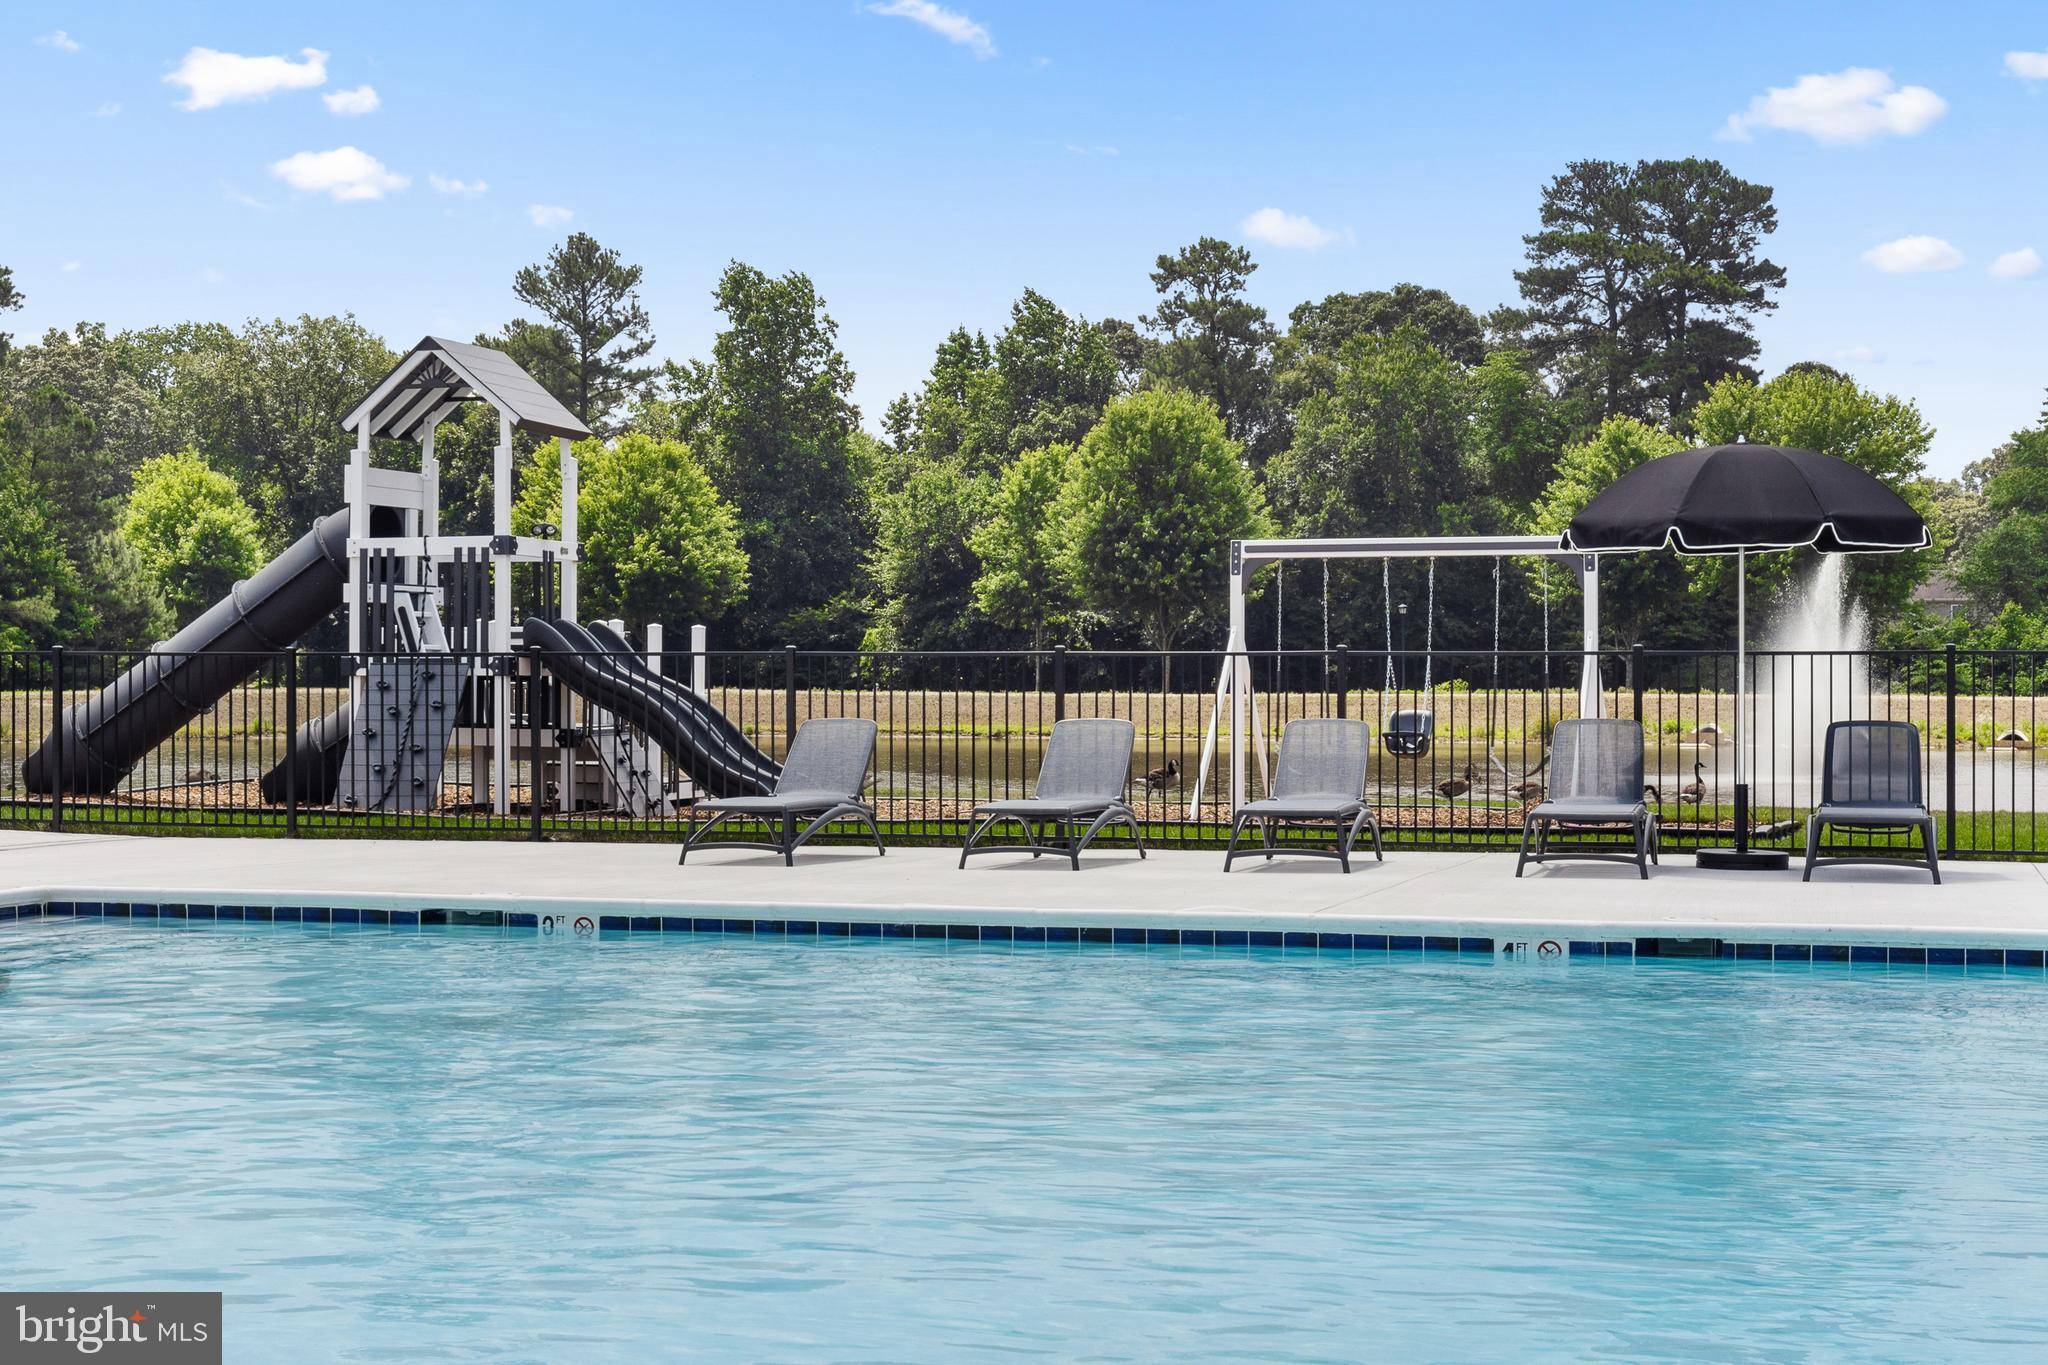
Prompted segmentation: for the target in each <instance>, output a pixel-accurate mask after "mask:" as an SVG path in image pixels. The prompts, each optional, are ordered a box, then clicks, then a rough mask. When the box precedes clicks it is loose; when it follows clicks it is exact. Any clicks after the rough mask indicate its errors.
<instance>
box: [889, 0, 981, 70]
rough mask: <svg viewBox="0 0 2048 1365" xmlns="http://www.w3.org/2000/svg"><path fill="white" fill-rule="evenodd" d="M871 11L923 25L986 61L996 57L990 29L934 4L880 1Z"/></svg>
mask: <svg viewBox="0 0 2048 1365" xmlns="http://www.w3.org/2000/svg"><path fill="white" fill-rule="evenodd" d="M868 9H869V10H870V11H871V12H873V13H875V14H886V15H888V16H889V17H890V18H892V19H908V20H909V21H910V22H911V23H913V24H920V25H922V26H924V27H925V28H928V29H930V30H931V31H932V32H934V33H936V34H938V35H939V36H940V37H941V38H944V39H945V40H946V41H947V42H949V43H958V44H959V45H960V46H961V47H964V48H966V49H967V50H968V51H969V52H972V53H973V54H974V55H975V56H976V57H979V58H981V59H982V60H984V61H986V60H987V59H988V58H990V57H993V56H995V55H996V44H995V39H993V38H991V37H989V36H988V30H987V29H985V28H983V27H982V26H981V25H980V24H977V23H975V22H974V21H973V20H972V19H970V18H968V17H967V16H966V15H964V14H962V13H960V11H958V10H951V9H947V8H946V7H945V6H944V5H935V4H933V3H932V0H880V3H878V4H872V5H869V6H868Z"/></svg>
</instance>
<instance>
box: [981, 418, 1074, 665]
mask: <svg viewBox="0 0 2048 1365" xmlns="http://www.w3.org/2000/svg"><path fill="white" fill-rule="evenodd" d="M1074 458H1075V452H1074V448H1073V447H1072V446H1068V445H1049V446H1041V447H1039V448H1038V449H1036V450H1027V451H1025V452H1024V453H1023V454H1022V455H1019V456H1018V457H1017V458H1016V459H1015V460H1014V461H1012V462H1011V464H1010V467H1009V468H1008V469H1005V470H1004V471H1003V476H1002V478H1001V480H1000V481H999V482H998V483H997V484H996V487H995V490H994V492H993V493H992V494H990V496H989V499H988V504H987V515H986V519H985V520H984V521H983V522H982V523H981V525H979V526H978V527H976V528H975V530H974V534H973V535H972V537H970V538H969V541H968V543H969V545H970V546H971V547H972V549H973V550H974V554H975V557H976V558H977V559H978V560H979V561H980V563H981V572H980V574H979V575H978V576H977V577H976V578H975V580H974V600H975V602H976V604H977V605H979V606H980V608H981V610H982V613H983V614H984V615H986V616H987V617H988V618H989V619H990V620H991V621H994V622H995V623H996V624H997V625H999V626H1002V627H1004V628H1005V629H1008V630H1014V631H1021V632H1023V633H1024V634H1025V636H1026V637H1027V638H1028V639H1029V640H1030V642H1031V650H1032V655H1033V657H1032V686H1033V688H1034V689H1035V688H1036V687H1037V685H1038V665H1039V662H1040V661H1039V659H1038V657H1037V656H1038V654H1039V652H1040V651H1042V650H1044V648H1045V645H1046V640H1047V638H1048V636H1050V635H1056V634H1059V633H1064V632H1065V631H1066V630H1067V629H1068V628H1069V627H1070V626H1071V625H1072V624H1073V622H1074V619H1075V615H1076V612H1077V610H1078V607H1079V604H1078V603H1077V602H1076V601H1075V599H1074V593H1073V585H1072V583H1071V581H1070V580H1069V578H1068V574H1067V558H1066V553H1065V545H1066V533H1065V528H1064V526H1063V525H1062V523H1061V520H1060V517H1059V515H1058V509H1059V505H1060V504H1059V499H1060V491H1061V489H1062V488H1064V487H1065V485H1066V481H1067V477H1068V473H1069V471H1070V470H1071V469H1072V468H1073V465H1074Z"/></svg>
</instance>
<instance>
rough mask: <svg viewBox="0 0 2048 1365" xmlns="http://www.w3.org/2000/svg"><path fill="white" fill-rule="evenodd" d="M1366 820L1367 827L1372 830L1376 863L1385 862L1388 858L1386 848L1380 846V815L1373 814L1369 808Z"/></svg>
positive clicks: (1373, 856)
mask: <svg viewBox="0 0 2048 1365" xmlns="http://www.w3.org/2000/svg"><path fill="white" fill-rule="evenodd" d="M1365 821H1366V827H1367V828H1368V829H1370V830H1371V831H1372V858H1373V861H1374V862H1376V863H1383V862H1385V861H1386V860H1387V851H1386V849H1384V848H1382V847H1380V817H1379V816H1377V815H1375V814H1373V812H1372V811H1371V810H1367V811H1366V813H1365Z"/></svg>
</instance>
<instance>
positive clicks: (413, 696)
mask: <svg viewBox="0 0 2048 1365" xmlns="http://www.w3.org/2000/svg"><path fill="white" fill-rule="evenodd" d="M1751 659H1752V673H1751V683H1752V694H1751V700H1750V701H1749V703H1748V708H1749V711H1748V717H1747V719H1748V723H1747V724H1742V723H1740V722H1741V720H1742V717H1740V716H1739V715H1738V703H1737V691H1738V689H1737V687H1736V683H1737V670H1736V660H1735V656H1734V654H1733V652H1732V651H1668V650H1647V649H1640V648H1638V649H1633V650H1625V651H1606V652H1603V653H1601V654H1600V655H1599V656H1598V657H1597V658H1596V659H1594V660H1591V661H1590V662H1591V664H1592V666H1593V667H1594V668H1595V669H1596V670H1597V675H1596V676H1597V678H1598V691H1599V695H1600V697H1601V709H1602V711H1603V712H1604V713H1605V714H1609V715H1618V716H1633V717H1635V718H1637V719H1639V720H1640V721H1641V722H1642V724H1643V726H1644V731H1645V773H1646V780H1647V784H1648V788H1649V790H1648V791H1647V792H1646V794H1645V795H1646V799H1648V800H1649V801H1650V802H1651V803H1652V804H1653V805H1654V806H1655V807H1656V808H1657V809H1658V810H1659V811H1660V812H1661V814H1662V817H1663V821H1664V828H1665V835H1666V838H1665V842H1666V846H1667V847H1674V848H1686V847H1697V846H1701V845H1714V844H1723V843H1728V842H1732V840H1733V835H1734V825H1733V818H1734V811H1733V807H1734V783H1735V777H1736V774H1735V767H1736V763H1735V760H1736V744H1737V736H1738V735H1739V736H1741V739H1740V743H1741V744H1742V746H1743V749H1742V752H1743V756H1744V760H1745V767H1746V769H1747V779H1748V782H1749V785H1750V786H1751V789H1752V823H1753V828H1754V830H1755V832H1756V837H1757V838H1758V839H1759V840H1760V841H1762V842H1764V843H1766V844H1773V843H1775V844H1777V845H1778V846H1781V847H1797V846H1798V845H1799V842H1800V839H1801V837H1802V828H1803V822H1804V818H1805V815H1806V813H1807V812H1808V811H1809V810H1810V809H1811V808H1812V806H1813V804H1814V803H1815V801H1816V800H1817V799H1818V794H1819V782H1820V779H1819V773H1820V768H1821V759H1822V746H1823V744H1824V739H1825V733H1826V728H1827V723H1828V721H1829V720H1830V719H1850V718H1875V719H1899V720H1908V721H1911V722H1912V723H1913V724H1914V725H1915V726H1916V727H1918V729H1919V731H1920V734H1921V737H1922V764H1923V767H1924V774H1923V776H1924V784H1925V789H1926V795H1927V800H1928V804H1929V806H1930V808H1931V810H1932V811H1933V813H1934V814H1935V815H1936V817H1937V818H1938V819H1939V821H1940V823H1941V838H1942V842H1943V845H1944V848H1945V851H1946V852H1947V853H1948V854H1949V855H1951V856H1959V857H1970V856H1987V857H1992V856H1995V857H2013V856H2032V855H2036V854H2039V853H2043V852H2048V850H2044V848H2043V840H2042V832H2043V831H2042V828H2041V801H2040V789H2041V775H2040V771H2039V767H2038V765H2037V764H2036V762H2035V757H2034V755H2035V752H2036V745H2038V744H2043V743H2048V706H2044V693H2048V655H2043V654H2038V653H2018V652H2006V651H1998V652H1994V651H1957V650H1948V651H1934V652H1883V651H1876V652H1869V651H1866V652H1853V653H1852V652H1837V653H1798V654H1789V653H1770V652H1764V653H1758V654H1753V655H1752V656H1751ZM566 662H568V661H567V660H564V659H563V658H562V657H560V656H557V657H556V658H555V660H554V666H553V667H549V666H548V665H547V664H546V662H544V661H543V662H541V663H540V665H539V667H538V668H536V660H535V658H534V656H531V655H527V654H495V653H489V652H479V653H461V654H448V655H420V654H372V655H362V656H359V655H350V654H345V653H328V652H314V651H296V650H288V651H279V652H275V653H266V654H260V655H256V654H252V655H246V656H228V657H223V656H220V655H209V656H203V657H202V656H190V657H182V658H181V657H177V656H168V655H163V654H155V655H149V656H142V655H136V654H130V653H116V652H108V651H96V650H78V649H61V650H49V651H25V652H15V653H5V654H0V727H4V730H0V744H4V751H0V752H4V759H0V762H4V767H0V824H6V825H12V826H17V827H39V828H59V829H79V830H98V831H107V832H133V833H209V834H211V833H219V834H244V835H289V836H315V835H326V836H349V835H354V836H375V837H394V836H405V835H426V836H433V837H487V838H519V837H527V838H600V839H602V838H611V839H634V838H644V839H673V838H676V837H678V835H679V831H680V827H681V824H682V822H683V821H684V820H685V819H686V818H687V814H688V809H689V806H690V804H691V802H692V800H693V799H695V798H696V796H697V795H698V794H699V791H698V787H697V786H696V785H695V784H696V782H697V781H698V780H700V778H701V774H696V773H693V772H692V771H691V769H692V766H693V763H692V761H691V760H690V757H689V755H687V754H686V753H685V754H679V753H673V752H667V751H665V750H664V749H663V748H662V746H661V745H660V744H658V743H656V742H655V740H654V739H653V738H651V737H650V736H649V735H648V733H647V732H646V731H644V730H643V729H641V728H639V727H637V726H636V725H634V724H632V723H631V720H630V718H622V717H618V716H613V715H612V714H610V713H608V712H607V711H605V710H604V708H602V707H600V706H597V705H595V704H592V703H591V702H589V701H587V700H585V698H584V697H582V696H581V695H579V694H578V693H577V692H575V691H572V690H571V689H570V688H569V687H568V686H566V685H565V684H564V681H563V679H564V678H565V677H566V676H568V671H569V670H567V669H566V668H565V667H564V665H565V663H566ZM1244 662H1245V664H1246V666H1247V669H1248V671H1249V674H1250V677H1251V679H1252V683H1253V691H1252V695H1251V698H1250V700H1249V703H1248V705H1247V708H1246V710H1247V724H1246V728H1245V731H1244V735H1243V750H1244V752H1243V764H1242V768H1243V771H1244V774H1245V792H1244V794H1245V795H1246V796H1247V797H1256V796H1258V795H1260V794H1261V793H1262V791H1263V788H1264V773H1265V771H1266V765H1267V763H1268V761H1269V759H1270V757H1271V754H1272V751H1273V749H1274V748H1275V746H1276V745H1277V744H1278V740H1279V735H1280V732H1281V731H1282V729H1283V728H1284V727H1285V724H1286V722H1287V721H1289V720H1291V719H1294V718H1296V717H1301V716H1350V717H1356V718H1359V719H1363V720H1366V721H1369V722H1371V723H1372V725H1373V728H1374V732H1375V735H1376V737H1377V738H1376V743H1375V753H1374V759H1373V764H1372V768H1371V771H1370V773H1369V776H1368V782H1367V795H1368V799H1369V800H1371V802H1372V803H1373V804H1374V806H1375V807H1376V809H1377V810H1378V812H1379V815H1380V818H1381V821H1382V823H1383V825H1384V827H1385V829H1386V833H1387V837H1388V841H1389V842H1390V843H1391V844H1393V845H1396V846H1410V847H1502V846H1507V845H1510V844H1512V842H1513V841H1514V840H1515V839H1517V838H1518V837H1519V833H1520V830H1521V821H1522V812H1523V811H1524V810H1525V809H1526V807H1527V806H1528V805H1529V804H1530V803H1531V802H1532V801H1534V800H1536V799H1540V796H1541V794H1542V792H1543V790H1544V787H1545V784H1546V774H1545V771H1544V763H1545V755H1546V752H1547V740H1548V736H1549V733H1550V730H1551V727H1553V726H1554V725H1555V724H1556V723H1557V722H1558V721H1559V720H1562V719H1566V718H1570V717H1573V716H1576V715H1578V714H1580V695H1581V693H1580V680H1581V674H1582V669H1583V667H1584V666H1585V665H1586V664H1587V662H1588V661H1587V660H1585V659H1584V658H1582V656H1581V655H1580V654H1579V653H1578V652H1576V651H1557V652H1553V653H1548V654H1546V653H1541V652H1530V651H1526V650H1523V651H1515V652H1513V653H1506V652H1502V653H1491V652H1485V651H1478V652H1472V651H1466V652H1457V653H1448V652H1445V651H1436V652H1434V653H1425V652H1423V651H1409V652H1405V653H1403V652H1398V651H1397V652H1394V653H1391V654H1390V653H1387V652H1385V651H1379V650H1374V651H1363V650H1348V649H1344V648H1336V649H1331V650H1328V651H1324V650H1288V651H1281V652H1273V651H1267V652H1263V653H1256V654H1252V655H1249V656H1245V659H1244ZM650 663H652V664H654V665H655V666H656V667H658V670H659V672H660V673H661V674H662V675H663V676H665V677H666V678H668V679H671V680H673V683H674V685H675V686H676V687H678V688H680V689H686V690H688V691H689V692H691V693H692V694H693V695H696V696H699V697H701V699H702V701H703V702H704V703H706V704H707V705H708V706H709V707H711V708H715V709H716V711H717V713H718V714H719V715H722V716H723V717H725V718H726V719H727V720H729V721H730V722H731V724H732V726H733V727H735V728H736V729H737V731H738V733H739V734H740V735H742V736H744V738H745V740H746V741H747V742H748V743H749V744H751V745H753V746H756V747H758V749H759V750H760V751H762V752H763V753H764V754H766V755H768V756H771V757H774V756H779V755H780V754H782V753H783V752H784V751H785V750H786V748H787V746H788V742H789V738H790V736H791V735H792V734H793V733H794V732H795V731H796V729H797V728H798V727H800V726H801V725H802V724H803V722H804V721H806V720H808V719H810V718H812V717H815V716H846V715H855V716H867V717H871V718H873V719H874V720H875V721H876V722H877V724H878V727H879V734H880V738H879V741H878V746H877V753H876V760H875V766H874V773H873V779H872V783H873V785H872V787H871V791H870V795H871V797H872V799H873V801H874V804H875V807H876V810H877V814H878V816H879V817H880V819H881V821H882V822H883V825H884V829H885V832H886V833H887V834H888V835H889V837H891V838H892V839H897V840H902V841H905V842H949V841H953V840H955V839H957V838H958V837H960V834H961V827H962V822H963V820H964V819H965V818H966V816H967V813H968V812H969V810H970V809H971V808H972V807H973V806H974V805H975V804H976V803H977V802H980V801H986V800H990V799H993V798H997V797H1003V796H1011V795H1022V794H1026V793H1027V792H1028V790H1029V788H1030V784H1031V780H1032V777H1033V775H1034V773H1035V772H1036V768H1037V764H1038V759H1039V756H1040V753H1041V752H1042V749H1043V745H1044V742H1045V737H1046V734H1047V733H1048V731H1049V730H1050V728H1051V727H1052V725H1053V724H1054V722H1056V721H1058V720H1060V719H1063V718H1065V717H1069V716H1121V717H1125V718H1128V719H1130V720H1131V721H1133V722H1134V723H1135V725H1136V727H1137V733H1138V740H1137V749H1136V752H1135V754H1134V755H1133V759H1132V771H1131V796H1132V800H1133V803H1134V804H1135V805H1136V807H1137V809H1138V810H1139V812H1140V814H1141V815H1142V817H1143V818H1144V820H1145V822H1146V827H1147V837H1148V839H1151V840H1154V841H1157V842H1161V843H1165V844H1168V845H1172V844H1186V845H1196V844H1212V843H1215V842H1217V841H1219V840H1220V839H1221V838H1222V837H1223V836H1224V835H1225V834H1226V833H1227V828H1228V823H1229V818H1230V811H1231V795H1232V792H1231V774H1232V769H1233V763H1232V752H1231V747H1232V746H1231V738H1230V736H1231V725H1230V716H1229V713H1228V710H1227V708H1225V707H1223V706H1222V704H1221V702H1220V699H1219V687H1218V682H1219V678H1220V677H1221V676H1222V673H1223V671H1224V668H1225V665H1226V658H1225V656H1224V655H1223V654H1221V653H1219V652H1217V651H1199V650H1195V651H1176V652H1173V653H1171V654H1165V653H1159V652H1151V651H1078V650H1075V651H1069V650H1048V651H1043V652H1037V653H1034V652H1031V651H1024V650H1018V651H1008V652H987V653H950V654H933V653H827V652H813V651H802V650H794V649H788V650H773V651H758V652H735V651H715V652H710V653H706V654H699V655H692V654H689V653H684V652H671V653H668V654H666V655H664V656H663V657H661V658H660V659H659V660H651V661H650ZM139 665H141V666H139ZM223 680H229V681H231V682H232V685H229V686H225V687H224V688H223ZM209 697H217V699H214V700H211V701H210V702H209V700H208V699H209ZM60 715H68V716H70V717H71V718H72V720H73V721H74V722H76V724H75V725H74V730H77V731H82V733H80V734H77V735H75V736H74V739H73V741H72V742H70V743H57V742H55V741H54V740H53V739H51V736H52V726H53V720H54V718H56V717H57V716H60ZM1218 722H1220V723H1218ZM1212 724H1214V725H1215V730H1214V733H1213V735H1212V730H1211V727H1212ZM500 751H503V753H504V755H505V759H506V761H504V762H502V763H501V762H497V761H495V756H496V755H497V754H498V753H499V752H500Z"/></svg>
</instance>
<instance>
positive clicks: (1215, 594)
mask: <svg viewBox="0 0 2048 1365" xmlns="http://www.w3.org/2000/svg"><path fill="white" fill-rule="evenodd" d="M1241 454H1242V452H1241V448H1240V447H1239V446H1238V444H1237V443H1236V442H1235V441H1232V440H1231V439H1230V437H1229V436H1228V434H1226V432H1225V431H1224V428H1223V422H1222V420H1221V419H1220V418H1219V417H1218V416H1217V415H1216V409H1215V408H1214V406H1212V405H1211V404H1210V403H1209V402H1208V401H1207V400H1206V399H1203V398H1198V397H1196V396H1194V395H1192V394H1187V393H1181V392H1177V391H1172V390H1163V391H1149V392H1145V393H1138V394H1132V395H1130V396H1128V397H1125V398H1119V399H1117V400H1116V401H1115V402H1113V403H1111V404H1110V405H1109V409H1108V411H1106V412H1105V413H1104V414H1103V416H1102V421H1101V422H1100V423H1098V424H1097V425H1096V427H1095V429H1094V430H1093V431H1090V432H1089V433H1088V436H1087V439H1086V440H1084V441H1083V442H1082V443H1081V448H1080V450H1079V452H1078V453H1077V455H1076V458H1075V461H1074V466H1073V470H1072V473H1071V475H1070V477H1069V478H1068V479H1067V481H1066V487H1065V488H1064V489H1063V490H1062V492H1061V496H1060V503H1059V516H1060V522H1061V524H1062V525H1063V526H1064V527H1065V531H1066V538H1067V547H1068V554H1069V571H1070V572H1071V574H1072V576H1073V581H1074V584H1075V586H1076V587H1077V588H1078V590H1079V592H1080V594H1081V596H1082V598H1083V600H1084V601H1086V602H1087V603H1088V604H1089V605H1090V606H1092V607H1094V608H1096V609H1097V610H1099V611H1103V612H1113V613H1118V614H1123V615H1127V616H1129V617H1132V618H1134V619H1135V620H1136V621H1137V623H1138V625H1139V627H1140V628H1141V629H1142V630H1143V632H1144V636H1145V639H1146V640H1147V642H1148V643H1149V644H1151V645H1152V646H1153V647H1154V648H1156V649H1162V650H1165V649H1172V648H1173V647H1174V645H1175V643H1176V642H1177V641H1178V640H1179V638H1180V635H1181V632H1182V631H1184V630H1185V629H1186V628H1187V626H1188V624H1189V623H1190V622H1191V621H1192V620H1193V619H1194V618H1195V617H1196V616H1197V615H1198V614H1200V613H1201V612H1203V611H1205V610H1213V609H1214V608H1215V607H1216V606H1217V605H1218V604H1220V603H1221V602H1222V600H1223V591H1224V587H1225V584H1226V582H1227V577H1228V567H1227V564H1226V559H1227V555H1228V550H1229V545H1230V542H1231V540H1233V539H1236V538H1242V537H1247V536H1258V535H1262V534H1266V533H1268V532H1269V531H1270V530H1271V526H1272V523H1271V520H1270V518H1269V517H1268V516H1267V513H1266V506H1265V498H1264V497H1263V496H1262V495H1261V493H1260V491H1259V488H1258V485H1257V484H1256V483H1255V482H1254V481H1253V479H1252V476H1251V474H1250V472H1249V471H1248V470H1247V469H1246V468H1245V466H1244V462H1243V460H1242V458H1241Z"/></svg>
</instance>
